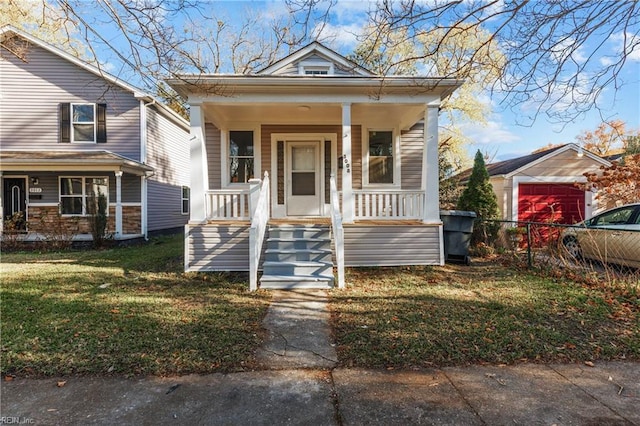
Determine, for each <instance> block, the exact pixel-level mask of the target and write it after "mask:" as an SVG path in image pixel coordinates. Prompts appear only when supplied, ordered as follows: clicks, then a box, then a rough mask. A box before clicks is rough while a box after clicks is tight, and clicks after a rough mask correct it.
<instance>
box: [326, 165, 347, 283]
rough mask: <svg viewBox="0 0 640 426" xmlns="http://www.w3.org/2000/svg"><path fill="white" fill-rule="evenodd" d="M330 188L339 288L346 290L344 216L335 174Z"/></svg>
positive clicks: (331, 179)
mask: <svg viewBox="0 0 640 426" xmlns="http://www.w3.org/2000/svg"><path fill="white" fill-rule="evenodd" d="M329 188H330V191H331V197H330V198H331V228H332V229H333V241H334V245H335V250H336V264H337V267H338V288H344V285H345V283H344V228H343V227H342V215H341V214H340V197H339V196H338V186H337V184H336V177H335V176H334V174H333V173H332V174H331V178H330V179H329Z"/></svg>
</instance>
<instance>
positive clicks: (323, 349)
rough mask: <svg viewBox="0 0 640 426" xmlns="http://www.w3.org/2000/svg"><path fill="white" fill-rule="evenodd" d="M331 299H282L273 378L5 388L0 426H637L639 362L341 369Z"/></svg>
mask: <svg viewBox="0 0 640 426" xmlns="http://www.w3.org/2000/svg"><path fill="white" fill-rule="evenodd" d="M326 297H327V296H326V293H325V292H322V291H304V292H297V291H296V292H277V293H275V294H274V301H273V303H272V305H271V308H270V310H269V312H268V314H267V316H266V318H265V320H264V324H265V327H266V328H267V330H268V331H269V337H268V338H267V339H266V341H265V344H264V346H263V347H262V348H261V349H260V350H259V352H258V354H257V355H258V360H259V362H260V363H261V366H262V368H264V370H260V371H254V372H245V373H234V374H211V375H206V376H196V375H191V376H182V377H175V378H154V377H151V378H144V379H137V380H128V379H121V378H75V377H72V378H66V379H65V380H66V384H65V385H64V386H62V387H58V386H56V384H57V382H58V380H59V379H57V378H53V379H46V380H25V379H20V378H17V379H16V380H14V381H10V382H2V384H1V387H0V391H1V393H0V397H1V399H0V416H1V418H0V424H3V423H5V424H10V423H12V424H18V423H20V422H21V423H22V424H38V425H40V424H42V425H60V424H62V425H66V424H154V425H156V424H158V425H164V424H171V425H175V424H195V425H203V424H215V425H270V426H273V425H366V424H371V425H373V424H383V425H409V424H425V425H476V424H477V425H638V426H640V363H637V362H602V363H596V364H595V366H593V367H590V366H586V365H583V364H552V365H542V364H522V365H517V366H506V367H499V366H472V367H465V368H442V369H425V370H417V371H408V370H403V371H393V370H391V371H381V370H363V369H348V368H335V365H336V355H335V353H336V352H335V348H334V346H333V345H332V340H331V333H330V329H329V326H328V321H327V319H328V313H327V311H326Z"/></svg>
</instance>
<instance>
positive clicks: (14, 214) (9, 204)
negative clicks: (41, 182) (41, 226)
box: [2, 178, 27, 231]
mask: <svg viewBox="0 0 640 426" xmlns="http://www.w3.org/2000/svg"><path fill="white" fill-rule="evenodd" d="M3 182H4V184H3V189H2V200H3V204H4V207H3V210H4V211H3V212H2V216H3V218H4V220H5V221H6V220H8V219H11V220H13V226H14V229H16V230H20V231H24V230H26V229H27V222H26V219H27V180H26V179H25V178H4V179H3ZM5 226H6V225H5Z"/></svg>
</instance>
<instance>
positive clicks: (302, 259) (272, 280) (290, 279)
mask: <svg viewBox="0 0 640 426" xmlns="http://www.w3.org/2000/svg"><path fill="white" fill-rule="evenodd" d="M264 256H265V257H264V259H265V260H264V262H263V264H262V270H263V274H262V277H261V278H260V287H261V288H270V289H293V288H331V287H332V286H333V263H332V260H331V235H330V231H329V227H328V226H326V225H302V224H296V225H270V226H269V236H268V238H267V247H266V250H265V252H264Z"/></svg>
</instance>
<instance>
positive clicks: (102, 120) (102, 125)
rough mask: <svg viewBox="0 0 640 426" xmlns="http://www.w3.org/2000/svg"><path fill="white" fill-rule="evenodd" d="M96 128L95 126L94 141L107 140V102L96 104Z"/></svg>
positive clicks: (103, 141)
mask: <svg viewBox="0 0 640 426" xmlns="http://www.w3.org/2000/svg"><path fill="white" fill-rule="evenodd" d="M96 116H97V118H98V120H97V123H96V124H97V126H98V127H97V128H96V142H97V143H106V142H107V104H97V105H96Z"/></svg>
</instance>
